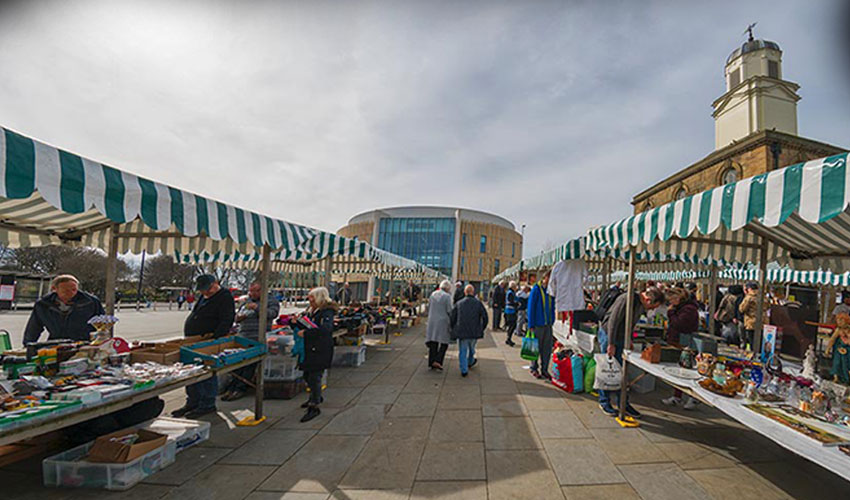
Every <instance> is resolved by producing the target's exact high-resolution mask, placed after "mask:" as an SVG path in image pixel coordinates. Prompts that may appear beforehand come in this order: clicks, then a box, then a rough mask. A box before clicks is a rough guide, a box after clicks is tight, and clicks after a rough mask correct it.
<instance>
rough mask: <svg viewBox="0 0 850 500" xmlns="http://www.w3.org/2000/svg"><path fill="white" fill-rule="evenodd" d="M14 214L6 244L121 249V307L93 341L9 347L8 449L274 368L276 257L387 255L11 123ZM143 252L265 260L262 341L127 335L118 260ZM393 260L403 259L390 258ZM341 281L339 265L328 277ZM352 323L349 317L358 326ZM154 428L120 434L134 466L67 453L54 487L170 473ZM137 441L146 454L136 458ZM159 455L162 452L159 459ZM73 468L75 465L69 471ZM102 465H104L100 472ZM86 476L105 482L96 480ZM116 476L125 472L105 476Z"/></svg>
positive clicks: (4, 394)
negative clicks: (272, 279)
mask: <svg viewBox="0 0 850 500" xmlns="http://www.w3.org/2000/svg"><path fill="white" fill-rule="evenodd" d="M0 211H2V213H3V224H2V227H0V244H2V245H4V246H6V247H10V248H20V247H27V246H43V245H62V244H64V245H73V246H86V247H95V248H99V249H101V250H103V251H105V252H106V255H107V265H106V269H105V282H106V286H105V297H104V298H105V300H104V302H105V306H106V307H105V309H106V313H107V315H103V316H97V317H94V318H92V319H91V324H92V325H93V326H94V327H95V332H94V334H93V335H92V336H91V338H90V339H88V338H78V339H76V340H74V341H71V340H62V339H61V337H62V332H61V331H59V332H58V333H55V332H53V331H52V330H51V335H52V336H53V337H54V338H53V339H52V340H49V341H47V342H31V343H29V344H28V345H26V346H25V348H23V349H17V348H15V346H7V345H4V346H3V347H4V350H3V352H2V353H0V362H2V366H3V369H2V370H0V446H2V445H6V444H9V443H16V442H18V441H21V440H24V439H28V438H31V437H34V436H39V435H41V434H44V433H48V432H51V431H55V430H59V429H64V428H67V427H69V426H73V425H76V424H80V423H82V422H86V421H88V420H90V419H92V418H96V417H103V416H106V415H113V414H115V413H116V412H119V411H121V410H124V409H128V408H131V407H134V405H136V404H139V403H142V402H148V401H150V400H152V399H154V398H156V397H157V396H159V395H161V394H164V393H166V392H169V391H173V390H175V389H177V388H181V387H184V386H188V385H192V384H197V383H199V382H203V381H206V380H209V379H211V378H212V377H218V376H219V375H221V374H224V373H229V372H234V371H237V370H240V369H242V368H245V367H252V366H254V367H256V366H260V364H261V363H262V362H263V361H264V359H265V357H266V354H265V353H266V351H267V349H268V343H267V340H266V338H265V332H266V322H267V318H266V316H267V315H266V312H267V311H268V302H267V300H268V290H269V273H270V267H271V265H270V264H271V260H272V259H271V256H272V254H273V253H274V254H276V255H281V256H283V257H281V261H282V262H285V261H287V260H288V259H289V260H295V261H298V260H299V258H300V256H302V255H304V256H308V257H306V259H307V260H312V261H320V262H321V261H322V259H326V260H325V262H327V265H328V266H329V265H330V260H328V259H327V258H328V257H330V256H332V255H335V254H334V252H337V253H336V254H338V255H345V256H351V255H354V254H357V255H363V256H365V257H366V258H372V257H373V256H374V255H377V254H379V253H380V252H376V251H374V249H372V250H368V249H367V247H364V246H363V244H361V243H360V242H356V241H355V240H345V239H340V238H339V237H337V236H335V235H331V234H328V233H324V232H322V231H319V230H316V229H313V228H309V227H306V226H303V225H298V224H292V223H289V222H286V221H283V220H279V219H275V218H272V217H267V216H264V215H261V214H258V213H254V212H251V211H248V210H244V209H241V208H238V207H235V206H232V205H228V204H225V203H222V202H218V201H215V200H211V199H208V198H204V197H201V196H198V195H196V194H193V193H189V192H186V191H184V190H181V189H178V188H175V187H172V186H168V185H165V184H161V183H158V182H155V181H151V180H148V179H145V178H142V177H138V176H136V175H134V174H130V173H127V172H124V171H121V170H118V169H116V168H113V167H110V166H106V165H103V164H101V163H98V162H95V161H92V160H89V159H87V158H84V157H81V156H79V155H76V154H73V153H70V152H67V151H64V150H60V149H57V148H55V147H52V146H50V145H47V144H44V143H42V142H39V141H37V140H34V139H32V138H29V137H26V136H24V135H21V134H18V133H16V132H13V131H11V130H8V129H4V128H0ZM142 250H145V251H147V252H148V253H152V252H153V253H155V252H161V253H163V254H166V255H177V254H183V255H187V254H209V255H224V256H229V255H249V256H255V255H256V256H257V259H258V263H259V267H260V271H261V272H260V283H261V289H262V293H261V299H260V305H259V308H258V319H259V339H258V341H253V340H250V339H247V338H243V337H240V336H234V335H224V336H223V337H221V338H213V337H212V336H203V337H201V338H191V337H190V338H185V339H181V340H175V341H169V342H161V343H140V344H130V343H128V342H126V341H124V340H123V339H121V337H120V325H118V326H116V319H117V318H116V317H114V316H112V315H113V314H114V312H115V283H116V262H117V256H118V253H119V252H121V253H125V252H135V253H140V252H141V251H142ZM380 258H381V259H383V261H386V262H395V261H396V260H397V259H401V258H400V257H398V258H397V256H393V255H392V254H385V253H384V255H382V256H380ZM329 275H330V273H329V269H328V270H327V271H326V274H325V276H326V277H329ZM350 326H351V323H349V324H346V325H345V326H344V330H345V331H348V329H349V327H350ZM358 330H359V327H358ZM56 337H59V338H56ZM8 347H12V348H11V349H9V348H8ZM264 371H265V370H257V373H256V381H255V385H256V388H257V390H256V398H255V408H254V417H252V418H248V419H244V420H243V421H241V422H240V424H245V425H254V424H256V423H259V422H262V421H263V420H264V416H263V394H264V391H263V372H264ZM151 432H158V431H156V430H153V431H151ZM142 434H143V433H141V432H130V431H128V432H125V433H124V434H122V435H121V436H111V437H110V438H109V441H110V444H109V446H111V447H112V448H116V447H117V448H121V450H120V457H119V458H120V460H121V461H120V462H115V463H111V464H110V463H105V462H103V461H100V462H98V461H97V460H96V459H95V458H94V457H92V456H90V455H91V454H92V452H94V451H98V450H99V449H100V450H101V451H102V450H103V447H102V446H100V447H99V446H98V443H97V442H94V443H88V444H87V445H86V446H84V447H82V448H79V449H75V450H74V452H73V453H71V455H68V456H62V457H55V458H56V460H54V461H52V462H50V464H48V462H47V461H46V462H45V481H46V482H47V483H49V484H54V485H62V486H102V487H107V488H113V489H123V488H126V487H129V486H128V485H132V484H134V483H135V482H137V481H138V480H141V478H142V476H144V475H145V474H149V473H152V472H153V471H154V470H153V469H155V468H156V467H154V468H151V467H148V468H147V469H145V470H142V469H140V468H139V467H141V466H140V465H139V464H159V465H157V467H159V466H160V465H166V464H167V463H168V462H169V458H168V457H170V456H173V453H171V452H170V451H169V450H171V449H173V448H172V447H171V446H172V445H171V444H168V443H172V441H174V440H172V439H167V441H166V444H165V445H163V446H158V447H157V446H154V447H152V444H154V443H160V442H161V439H159V437H154V436H150V435H142ZM142 443H145V445H144V446H139V445H140V444H142ZM128 448H132V449H133V450H131V451H130V452H129V453H128V452H127V450H128ZM157 450H158V451H157ZM155 452H156V453H159V454H158V455H157V456H156V457H154V456H152V455H151V454H152V453H155ZM96 455H97V453H96ZM87 456H88V457H89V459H90V460H88V461H87V459H86V458H85V457H87ZM104 456H105V455H104V454H99V457H100V458H103V457H104ZM137 459H138V461H137ZM172 461H173V460H172ZM67 462H73V464H72V465H69V466H67V467H66V466H65V465H63V464H66V463H67ZM89 462H92V463H98V464H101V465H97V466H92V467H89V466H88V465H86V464H88V463H89ZM102 465H106V467H103V466H102ZM48 470H50V471H52V472H50V473H49V474H48ZM68 471H70V472H69V475H65V474H64V473H65V472H68ZM83 471H89V472H91V474H92V475H93V477H95V478H94V479H91V478H90V479H91V480H89V479H86V478H85V477H84V476H85V474H84V473H83ZM140 471H142V472H140ZM103 475H106V476H107V477H109V478H111V479H108V480H101V479H97V477H100V478H102V476H103ZM116 478H121V480H120V481H116Z"/></svg>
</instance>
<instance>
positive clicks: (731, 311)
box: [714, 285, 744, 345]
mask: <svg viewBox="0 0 850 500" xmlns="http://www.w3.org/2000/svg"><path fill="white" fill-rule="evenodd" d="M743 295H744V289H743V288H742V287H741V285H732V286H730V287H729V289H728V291H727V292H726V295H724V296H723V298H722V299H720V302H719V305H718V306H717V311H715V313H714V319H715V320H717V322H718V323H719V324H720V335H721V336H722V337H723V340H724V341H725V342H726V343H727V344H733V345H740V344H741V336H740V334H739V333H738V297H741V296H743Z"/></svg>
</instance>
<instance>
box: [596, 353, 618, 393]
mask: <svg viewBox="0 0 850 500" xmlns="http://www.w3.org/2000/svg"><path fill="white" fill-rule="evenodd" d="M593 359H594V360H595V361H596V379H595V380H594V381H593V388H594V389H597V390H603V391H616V390H618V389H619V388H620V387H621V386H622V383H623V366H622V365H621V364H620V362H619V361H617V359H616V358H613V357H608V355H607V354H594V355H593Z"/></svg>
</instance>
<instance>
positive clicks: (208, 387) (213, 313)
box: [171, 274, 236, 419]
mask: <svg viewBox="0 0 850 500" xmlns="http://www.w3.org/2000/svg"><path fill="white" fill-rule="evenodd" d="M195 289H197V290H198V292H199V293H200V297H199V298H198V300H197V301H196V302H195V307H194V308H193V309H192V312H191V313H190V314H189V316H187V317H186V322H185V323H184V324H183V334H184V335H185V336H187V337H191V336H193V335H208V334H212V335H213V337H215V338H218V337H223V336H225V335H227V334H228V333H230V329H231V328H233V319H234V316H235V315H236V314H235V307H234V303H233V295H231V294H230V292H229V291H228V290H225V289H224V288H222V287H221V285H220V284H219V282H218V279H216V277H215V276H213V275H211V274H202V275H200V276H198V278H197V279H196V280H195ZM216 396H218V377H215V376H214V377H210V378H209V379H207V380H204V381H203V382H198V383H197V384H192V385H189V386H187V387H186V404H185V405H183V407H182V408H180V409H177V410H175V411H173V412H171V415H172V416H174V417H178V418H180V417H186V418H190V419H195V418H198V417H200V416H203V415H206V414H208V413H213V412H215V398H216Z"/></svg>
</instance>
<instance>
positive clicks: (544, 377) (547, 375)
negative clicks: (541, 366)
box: [540, 373, 552, 382]
mask: <svg viewBox="0 0 850 500" xmlns="http://www.w3.org/2000/svg"><path fill="white" fill-rule="evenodd" d="M540 378H542V379H544V380H548V381H550V382H551V381H552V375H550V374H548V373H541V374H540Z"/></svg>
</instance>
